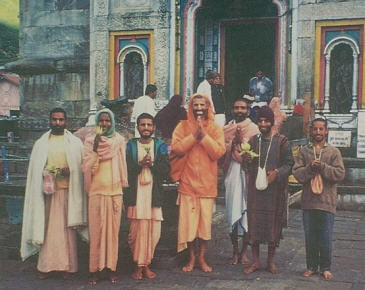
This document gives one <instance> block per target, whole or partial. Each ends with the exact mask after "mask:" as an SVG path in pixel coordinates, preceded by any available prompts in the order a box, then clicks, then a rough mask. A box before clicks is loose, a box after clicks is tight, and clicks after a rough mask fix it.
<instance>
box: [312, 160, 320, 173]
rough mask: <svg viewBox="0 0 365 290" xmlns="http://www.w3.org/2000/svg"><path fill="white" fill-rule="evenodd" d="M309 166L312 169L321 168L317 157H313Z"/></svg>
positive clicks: (317, 169)
mask: <svg viewBox="0 0 365 290" xmlns="http://www.w3.org/2000/svg"><path fill="white" fill-rule="evenodd" d="M311 168H312V170H313V171H316V172H317V171H319V169H320V168H321V161H320V160H319V159H314V160H313V161H312V163H311Z"/></svg>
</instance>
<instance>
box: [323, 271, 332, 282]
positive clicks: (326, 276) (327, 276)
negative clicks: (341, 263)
mask: <svg viewBox="0 0 365 290" xmlns="http://www.w3.org/2000/svg"><path fill="white" fill-rule="evenodd" d="M322 276H323V278H324V279H326V280H331V279H332V278H333V275H332V273H331V272H330V271H323V273H322Z"/></svg>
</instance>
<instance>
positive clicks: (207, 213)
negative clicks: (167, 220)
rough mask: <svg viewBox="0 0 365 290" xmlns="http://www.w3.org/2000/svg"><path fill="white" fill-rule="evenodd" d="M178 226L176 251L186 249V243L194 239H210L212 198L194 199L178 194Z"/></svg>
mask: <svg viewBox="0 0 365 290" xmlns="http://www.w3.org/2000/svg"><path fill="white" fill-rule="evenodd" d="M177 204H178V205H179V206H180V207H179V225H178V237H177V251H178V252H181V251H183V250H185V249H186V248H187V243H188V242H192V241H194V240H195V239H196V238H199V239H202V240H210V239H211V229H212V215H213V208H214V198H211V197H196V196H194V195H187V194H181V193H179V196H178V200H177Z"/></svg>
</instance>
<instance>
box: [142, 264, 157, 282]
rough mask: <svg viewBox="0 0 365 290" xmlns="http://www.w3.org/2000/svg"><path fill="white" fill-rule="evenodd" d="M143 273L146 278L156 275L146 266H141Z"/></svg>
mask: <svg viewBox="0 0 365 290" xmlns="http://www.w3.org/2000/svg"><path fill="white" fill-rule="evenodd" d="M143 274H144V275H145V276H146V278H148V279H154V278H156V276H157V274H156V273H155V272H153V271H151V269H150V268H149V267H148V266H146V267H144V268H143Z"/></svg>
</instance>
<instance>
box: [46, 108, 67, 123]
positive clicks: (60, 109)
mask: <svg viewBox="0 0 365 290" xmlns="http://www.w3.org/2000/svg"><path fill="white" fill-rule="evenodd" d="M53 113H63V116H64V117H65V120H67V113H66V111H65V110H64V109H62V108H60V107H56V108H53V109H52V110H51V111H50V112H49V118H50V119H51V117H52V114H53Z"/></svg>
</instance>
